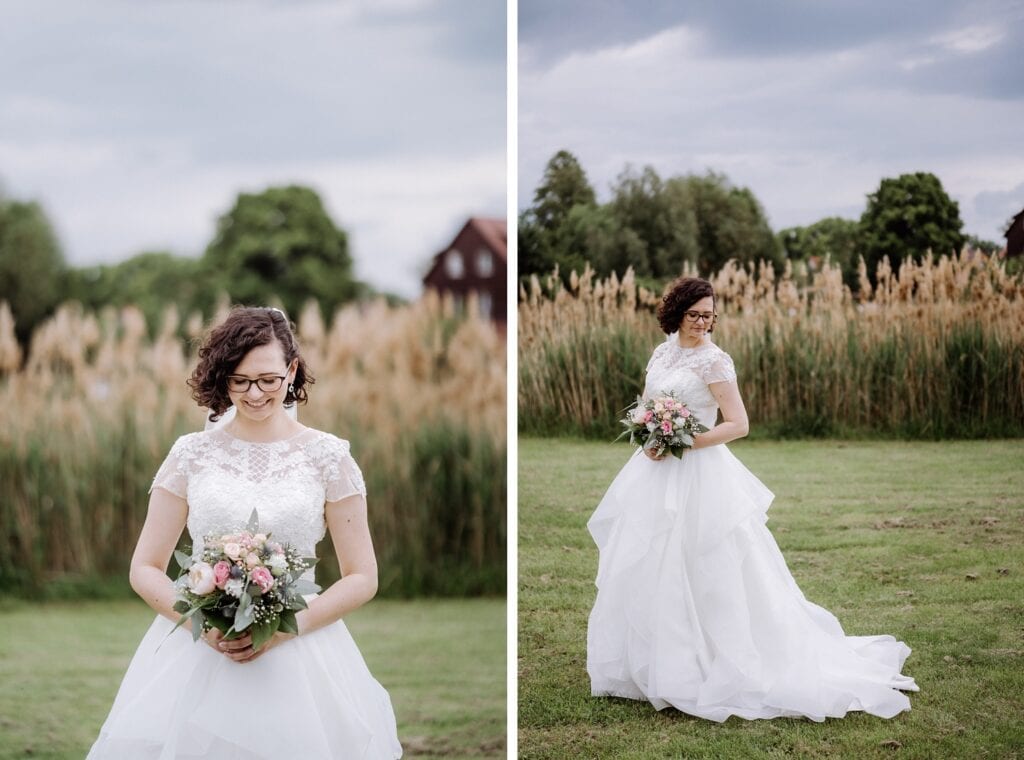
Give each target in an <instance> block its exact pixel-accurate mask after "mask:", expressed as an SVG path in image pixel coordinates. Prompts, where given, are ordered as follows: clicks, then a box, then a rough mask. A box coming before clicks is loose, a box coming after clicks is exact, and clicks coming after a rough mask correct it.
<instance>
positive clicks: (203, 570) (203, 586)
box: [188, 562, 217, 596]
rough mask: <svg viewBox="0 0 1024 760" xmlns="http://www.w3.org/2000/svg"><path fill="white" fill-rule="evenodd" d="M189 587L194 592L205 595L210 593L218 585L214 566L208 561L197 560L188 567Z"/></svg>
mask: <svg viewBox="0 0 1024 760" xmlns="http://www.w3.org/2000/svg"><path fill="white" fill-rule="evenodd" d="M188 587H189V588H190V589H192V593H193V594H198V595H199V596H203V595H204V594H209V593H210V592H212V591H213V590H214V589H215V588H216V587H217V585H216V583H214V580H213V568H212V567H210V565H209V564H208V563H206V562H196V563H195V564H194V565H192V567H190V568H189V569H188Z"/></svg>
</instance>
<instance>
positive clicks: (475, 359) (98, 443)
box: [0, 296, 506, 597]
mask: <svg viewBox="0 0 1024 760" xmlns="http://www.w3.org/2000/svg"><path fill="white" fill-rule="evenodd" d="M224 308H226V306H225V307H224ZM468 313H469V316H467V315H466V314H461V315H460V314H456V313H455V311H454V309H453V308H452V304H451V303H447V302H443V301H441V300H439V299H437V298H435V297H431V296H428V297H425V298H424V299H423V300H421V301H419V302H417V303H414V304H411V305H407V306H389V305H387V304H386V303H384V302H383V301H379V302H375V303H371V304H366V305H362V306H352V307H348V308H345V309H342V310H339V311H338V312H337V314H336V315H335V318H334V320H333V321H332V323H331V324H330V325H326V324H324V322H323V320H322V319H321V317H320V313H319V310H318V309H317V308H316V307H315V305H314V306H310V307H308V308H307V309H306V310H305V311H304V312H303V313H302V314H301V315H300V317H299V318H298V320H296V321H297V323H298V337H299V341H300V346H301V347H302V350H303V353H304V356H305V357H306V360H307V362H308V364H309V365H310V367H311V368H312V371H313V374H314V376H315V377H316V383H315V385H314V386H313V387H312V389H311V391H310V402H309V404H308V405H306V406H301V407H300V409H299V415H300V421H301V422H303V423H304V424H306V425H309V426H312V427H316V428H320V429H322V430H326V431H329V432H332V433H335V434H336V435H338V436H340V437H342V438H347V439H349V440H350V441H351V442H352V451H353V455H354V456H355V458H356V460H357V461H358V462H359V465H360V467H361V468H362V469H363V472H364V474H365V476H366V481H367V487H368V491H369V505H370V519H371V528H372V531H373V535H374V542H375V545H376V547H377V551H378V560H379V564H380V568H381V593H382V594H385V595H404V596H409V595H419V594H441V595H465V594H469V595H473V594H503V593H504V589H505V557H506V547H505V535H506V492H505V467H506V465H505V458H506V454H505V452H506V443H505V413H506V411H505V410H506V405H505V343H504V339H503V337H502V336H501V335H499V334H498V332H497V331H496V329H495V328H494V327H493V325H492V324H491V323H490V322H488V321H484V320H481V319H478V318H476V317H474V316H472V314H473V311H472V309H469V310H468ZM214 321H217V318H216V317H215V319H214ZM203 328H204V326H203V324H202V322H201V320H200V319H199V317H198V316H191V317H188V318H186V319H184V320H183V319H181V318H180V317H179V315H178V314H177V313H176V311H175V310H174V309H173V308H171V309H169V310H168V312H167V314H166V318H165V320H164V324H163V327H162V329H161V330H160V331H159V332H158V334H156V335H152V336H151V335H149V334H148V333H147V331H146V326H145V322H144V320H143V318H142V315H141V313H140V312H139V311H138V310H136V309H133V308H126V309H123V310H120V311H115V310H113V309H108V310H106V311H104V312H102V313H99V314H92V313H83V311H82V310H81V309H80V308H79V307H77V306H76V305H75V304H66V305H64V306H63V307H61V308H60V309H59V310H58V312H57V313H56V315H55V316H54V317H53V318H52V319H51V320H49V321H48V322H46V323H44V324H43V325H42V326H41V327H40V328H39V329H38V330H37V331H36V333H35V335H34V338H33V341H32V344H31V349H30V352H29V354H28V356H27V357H24V361H22V357H21V356H20V352H19V349H18V346H17V344H16V343H15V341H14V338H13V325H12V322H11V317H10V312H9V311H8V310H7V308H6V305H4V304H0V530H2V531H3V533H2V535H3V546H2V547H0V585H2V586H3V588H4V589H5V591H7V592H10V591H12V590H13V591H16V592H19V593H28V594H31V595H34V596H48V597H54V596H76V597H77V596H81V595H82V594H87V595H89V594H92V595H95V594H97V593H100V592H101V591H102V590H103V587H104V583H106V582H107V580H108V579H113V581H111V582H112V583H113V585H114V586H117V585H118V584H120V585H121V586H126V585H127V584H126V581H125V578H126V576H127V567H128V560H129V558H130V556H131V552H132V549H133V547H134V542H135V540H136V538H137V537H138V533H139V529H140V528H141V525H142V520H143V518H144V516H145V511H146V505H147V502H148V496H147V490H148V487H149V484H150V482H151V481H152V478H153V475H154V474H155V472H156V469H157V467H158V465H159V464H160V462H161V461H162V459H163V457H164V456H165V455H166V453H167V451H168V450H169V448H170V446H171V444H172V443H173V442H174V440H175V438H176V437H177V436H178V435H180V434H183V433H185V432H189V431H193V430H199V429H202V427H203V423H204V418H203V412H202V410H201V409H199V408H198V407H197V406H196V405H195V403H194V402H193V401H192V399H191V398H190V395H189V389H188V388H187V387H186V385H185V379H186V378H187V376H188V375H189V373H190V370H191V367H192V366H193V364H194V362H195V353H194V344H192V345H190V343H189V341H188V339H192V340H194V339H196V338H198V337H199V336H200V335H201V334H202V331H203ZM183 338H184V340H183ZM327 540H328V541H329V539H327ZM319 554H320V556H322V557H324V558H325V561H324V563H323V565H322V566H321V570H320V577H321V578H322V579H323V580H325V581H330V580H333V577H335V576H336V574H337V569H336V562H335V561H334V559H333V556H334V553H333V550H332V549H331V548H330V546H329V545H328V546H322V547H320V550H319Z"/></svg>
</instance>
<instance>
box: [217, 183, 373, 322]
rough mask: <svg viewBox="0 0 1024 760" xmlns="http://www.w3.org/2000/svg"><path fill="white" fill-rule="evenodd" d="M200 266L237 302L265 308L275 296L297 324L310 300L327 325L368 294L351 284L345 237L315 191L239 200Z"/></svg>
mask: <svg viewBox="0 0 1024 760" xmlns="http://www.w3.org/2000/svg"><path fill="white" fill-rule="evenodd" d="M201 264H202V271H203V277H205V278H206V279H208V280H210V281H211V282H215V283H216V284H218V285H219V286H220V287H222V288H223V289H224V290H225V291H226V292H227V293H228V295H229V296H230V297H231V299H232V300H233V301H236V302H240V303H248V304H265V303H269V302H270V301H271V300H272V299H273V298H274V297H275V296H276V297H278V298H280V300H281V302H282V303H283V305H284V307H285V309H286V310H287V311H288V313H289V314H290V315H291V316H292V317H293V318H295V317H297V316H298V314H299V311H300V309H301V308H302V306H303V305H304V304H305V302H306V301H307V300H308V299H310V298H314V299H316V300H317V301H318V302H319V303H320V307H321V309H322V311H323V314H324V316H325V318H328V319H329V318H330V317H331V315H333V313H334V310H335V309H336V308H337V307H338V306H340V305H341V304H343V303H345V302H347V301H350V300H352V299H353V298H356V297H359V296H361V295H363V294H364V293H365V292H366V288H365V286H363V285H362V284H361V283H359V282H358V281H356V280H355V279H354V277H353V274H352V258H351V256H350V255H349V251H348V237H347V235H346V234H345V232H344V230H341V229H339V228H338V227H336V226H335V224H334V222H333V221H332V220H331V218H330V216H329V215H328V214H327V211H326V210H325V209H324V207H323V204H322V203H321V201H320V198H319V196H318V195H317V194H316V193H315V192H314V191H313V190H311V189H309V188H307V187H300V186H296V185H291V186H288V187H272V188H269V189H267V190H264V191H263V192H262V193H258V194H247V193H243V194H240V195H239V196H238V199H237V200H236V202H235V205H234V207H233V208H232V209H231V210H230V211H229V212H228V213H226V214H225V215H224V216H222V217H221V218H220V220H219V222H218V224H217V234H216V237H215V238H214V240H213V242H211V243H210V245H209V246H208V247H207V249H206V253H205V254H204V256H203V258H202V261H201Z"/></svg>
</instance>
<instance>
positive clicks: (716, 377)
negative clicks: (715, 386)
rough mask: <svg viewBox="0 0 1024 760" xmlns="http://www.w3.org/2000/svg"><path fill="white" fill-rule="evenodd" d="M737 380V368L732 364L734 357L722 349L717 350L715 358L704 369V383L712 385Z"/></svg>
mask: <svg viewBox="0 0 1024 760" xmlns="http://www.w3.org/2000/svg"><path fill="white" fill-rule="evenodd" d="M735 379H736V366H735V365H734V364H733V363H732V357H731V356H729V354H727V353H725V351H722V350H721V349H719V350H717V351H716V352H715V356H714V358H713V359H712V360H711V361H710V362H708V365H707V366H706V367H705V368H704V377H703V380H704V382H705V383H708V384H709V385H710V384H711V383H721V382H729V381H730V380H735Z"/></svg>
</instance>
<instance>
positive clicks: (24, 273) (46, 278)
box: [0, 198, 64, 345]
mask: <svg viewBox="0 0 1024 760" xmlns="http://www.w3.org/2000/svg"><path fill="white" fill-rule="evenodd" d="M63 275H64V256H63V254H62V253H61V250H60V245H59V244H58V242H57V237H56V235H54V233H53V228H52V227H51V226H50V222H49V220H48V219H47V218H46V214H45V213H44V211H43V209H42V207H41V206H40V205H39V204H38V203H35V202H33V201H29V202H22V201H14V200H4V199H3V198H0V300H4V301H7V302H8V303H9V304H10V306H11V313H12V314H13V315H14V320H15V334H16V335H17V338H18V341H19V342H20V343H21V344H22V345H25V344H27V343H28V340H29V338H30V337H31V335H32V330H33V329H35V327H36V325H38V324H39V323H40V322H41V321H42V320H43V319H44V318H45V317H47V316H48V315H49V314H50V313H51V312H52V311H53V310H54V308H55V307H56V305H57V304H58V303H60V301H61V300H62V298H63V293H62V292H61V287H62V282H63Z"/></svg>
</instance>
